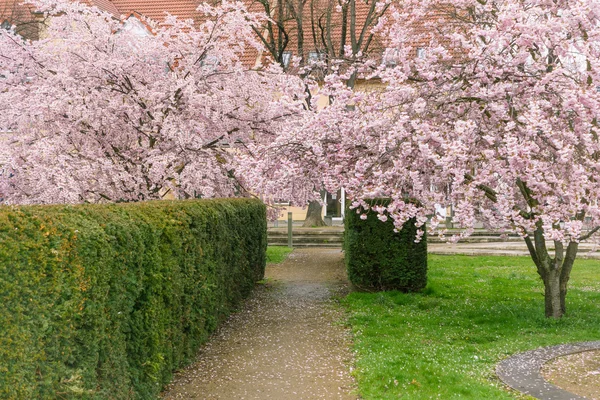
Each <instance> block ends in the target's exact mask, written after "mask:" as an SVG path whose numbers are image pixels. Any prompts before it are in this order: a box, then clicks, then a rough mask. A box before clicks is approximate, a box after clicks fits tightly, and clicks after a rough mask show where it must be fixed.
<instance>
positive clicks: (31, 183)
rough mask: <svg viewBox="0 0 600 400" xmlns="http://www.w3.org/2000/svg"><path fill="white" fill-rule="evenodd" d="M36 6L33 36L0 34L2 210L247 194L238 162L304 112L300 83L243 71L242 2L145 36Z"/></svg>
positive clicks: (247, 18) (95, 13)
mask: <svg viewBox="0 0 600 400" xmlns="http://www.w3.org/2000/svg"><path fill="white" fill-rule="evenodd" d="M34 5H35V6H36V7H37V9H38V10H40V12H42V13H44V14H45V16H46V17H49V18H47V20H48V21H49V24H48V25H47V26H46V27H45V30H44V36H43V38H42V39H41V40H37V41H27V40H24V39H22V38H21V37H20V36H18V35H16V34H14V32H10V31H8V30H0V131H5V132H6V131H8V132H11V133H10V137H9V139H8V140H7V141H6V142H4V143H8V144H9V145H8V146H3V149H2V150H1V152H2V153H3V154H2V155H1V156H2V158H0V159H3V160H7V162H6V165H5V166H4V173H3V174H2V175H1V176H0V199H4V200H3V201H4V202H5V203H21V204H23V203H25V204H27V203H65V202H66V203H76V202H98V201H137V200H146V199H158V198H161V197H163V196H164V195H165V194H166V193H168V192H171V193H173V194H174V195H175V197H177V198H188V197H215V196H221V197H226V196H234V195H240V196H241V195H248V193H249V188H248V187H246V180H245V179H244V177H243V176H241V175H240V174H238V172H237V169H238V166H237V163H238V156H239V155H240V154H242V153H244V152H246V151H248V150H247V145H248V143H250V142H263V141H266V142H268V141H270V140H272V138H273V137H274V136H275V135H276V133H277V132H278V130H279V129H280V128H279V126H280V125H281V124H282V123H283V120H284V118H293V117H294V116H296V115H300V114H301V113H302V112H303V109H304V108H303V104H304V96H305V94H304V86H303V85H302V83H301V81H300V80H299V79H295V78H290V77H288V76H285V75H284V74H283V72H282V71H281V68H279V67H278V66H277V65H273V66H270V67H268V66H267V67H263V68H260V69H257V70H250V69H249V68H248V67H247V66H245V65H244V64H243V63H242V57H243V55H244V54H245V52H248V51H249V50H250V49H252V48H259V47H261V44H260V43H259V42H258V41H257V39H256V38H255V36H254V33H253V31H252V27H253V26H255V25H257V24H259V23H260V17H259V16H257V15H256V14H251V13H249V12H248V11H247V10H246V9H245V7H244V5H243V4H242V3H239V2H227V1H225V2H223V3H222V4H221V5H220V6H218V7H211V6H208V5H201V6H200V8H199V10H200V11H202V12H203V13H204V14H205V16H206V18H205V21H204V23H202V24H200V25H198V24H195V23H194V21H191V20H190V21H183V20H178V19H177V18H175V17H173V16H168V17H167V18H166V19H165V21H164V22H163V23H161V24H156V23H154V22H152V21H143V24H145V26H146V28H147V29H146V31H144V30H143V29H142V30H140V29H128V26H127V24H124V23H123V22H122V21H119V20H117V19H115V18H114V17H113V16H112V15H110V14H107V13H103V12H101V11H100V10H98V9H97V8H90V7H88V6H85V5H82V4H79V3H74V2H69V1H64V0H59V1H53V0H40V1H35V2H34Z"/></svg>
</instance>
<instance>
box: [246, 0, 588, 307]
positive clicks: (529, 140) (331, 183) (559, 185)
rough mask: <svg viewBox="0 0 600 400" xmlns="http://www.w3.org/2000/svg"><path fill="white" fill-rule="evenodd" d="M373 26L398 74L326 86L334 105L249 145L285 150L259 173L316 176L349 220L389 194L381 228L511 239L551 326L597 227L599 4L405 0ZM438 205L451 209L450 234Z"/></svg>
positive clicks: (384, 71) (338, 78)
mask: <svg viewBox="0 0 600 400" xmlns="http://www.w3.org/2000/svg"><path fill="white" fill-rule="evenodd" d="M380 28H381V29H382V30H383V31H384V32H387V34H388V35H389V38H390V44H389V46H390V48H389V50H388V53H387V57H394V58H395V62H396V66H395V67H393V68H390V67H389V66H388V67H385V66H381V67H379V68H376V69H375V70H373V67H372V66H369V65H366V66H365V67H364V68H363V69H362V71H361V73H362V74H363V77H365V78H367V79H371V80H373V81H379V80H380V81H381V82H382V84H383V86H382V88H381V89H380V90H372V91H362V92H361V91H353V90H350V89H349V88H348V87H347V86H346V85H345V84H344V82H345V80H346V79H347V78H348V74H350V73H351V72H350V71H344V73H340V74H338V75H333V76H330V77H328V79H327V83H326V85H325V86H324V87H323V88H322V90H321V92H320V93H321V94H322V95H326V96H331V98H332V99H335V101H334V102H333V104H331V105H330V106H329V107H327V108H325V109H323V110H321V111H320V112H319V113H318V115H316V116H315V117H314V118H310V119H306V120H305V121H304V123H303V124H300V125H299V126H298V127H297V128H296V129H289V130H287V131H286V133H285V134H284V135H281V136H279V137H278V138H277V140H276V141H275V142H273V143H272V144H270V146H269V147H267V148H263V149H261V151H262V152H264V154H269V153H270V152H273V151H275V150H276V151H277V152H278V153H279V154H285V157H284V158H283V159H281V158H280V159H279V161H278V165H277V168H274V166H273V165H270V164H268V163H267V162H264V165H263V171H265V175H266V176H270V177H271V178H273V179H280V180H286V179H287V180H288V181H291V180H293V185H282V186H286V187H288V188H301V187H302V186H303V185H302V184H301V181H302V180H306V181H307V182H310V181H313V180H315V179H316V176H317V174H318V173H319V172H317V171H322V170H325V171H327V175H326V178H325V184H326V186H327V187H328V188H330V190H334V189H335V188H337V187H339V186H343V187H344V188H345V189H346V192H347V194H348V196H349V197H350V198H351V199H352V200H353V206H354V207H356V210H357V212H361V209H365V208H368V207H369V206H368V205H367V203H366V202H365V201H364V200H365V199H368V198H390V199H392V201H391V203H389V205H387V206H383V205H382V206H377V205H375V206H373V208H374V209H375V210H376V211H378V212H379V213H380V215H379V218H380V219H382V220H386V219H388V218H390V217H391V218H393V220H394V222H395V224H396V226H397V227H398V228H400V227H401V226H402V224H404V223H405V222H406V221H407V220H409V219H410V218H416V221H417V225H418V226H419V227H424V225H425V223H426V222H427V221H428V219H429V220H430V224H429V225H428V227H429V229H430V230H431V234H433V233H437V234H439V235H440V236H442V237H445V238H446V239H448V240H452V241H456V240H459V239H461V238H464V237H466V236H468V235H470V234H471V233H472V232H473V229H474V227H475V223H476V221H481V222H483V223H484V224H485V226H486V227H487V228H489V229H495V230H498V231H501V232H516V233H518V234H519V235H521V237H522V238H523V239H524V240H525V242H526V244H527V247H528V249H529V252H530V254H531V258H532V260H533V262H534V263H535V266H536V267H537V272H538V273H539V275H540V277H541V278H542V280H543V282H544V287H545V314H546V316H548V317H554V318H560V317H561V316H562V315H563V314H564V313H565V309H566V308H565V296H566V294H567V283H568V281H569V276H570V273H571V270H572V267H573V264H574V261H575V259H576V255H577V252H578V247H579V243H580V242H581V241H584V240H593V239H594V238H596V240H597V236H596V235H595V234H596V233H597V232H598V230H599V229H600V207H599V204H598V200H599V199H600V181H599V177H600V138H599V136H598V135H599V130H600V128H599V127H598V116H599V115H600V93H599V90H598V87H599V86H600V2H599V1H597V0H451V1H446V2H443V3H440V2H437V1H429V0H418V1H416V0H415V1H413V0H407V1H406V2H404V4H403V7H402V9H397V10H395V11H394V14H393V18H392V19H391V20H390V21H388V23H387V25H386V24H383V23H382V24H380ZM417 48H418V50H417ZM284 149H285V150H284ZM257 151H258V150H257ZM262 159H263V160H269V157H267V156H263V157H262ZM262 179H265V178H264V177H262ZM290 195H291V194H290ZM298 195H301V193H298ZM436 204H452V205H453V206H454V209H455V215H454V217H453V218H454V222H456V223H458V224H459V225H460V226H461V227H462V228H463V230H462V231H461V233H460V234H454V235H450V234H449V232H446V231H445V230H444V227H443V226H442V225H441V224H440V223H441V222H442V219H441V218H440V217H439V216H436V215H435V205H436ZM417 240H419V238H417Z"/></svg>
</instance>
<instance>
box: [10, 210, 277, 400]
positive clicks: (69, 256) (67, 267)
mask: <svg viewBox="0 0 600 400" xmlns="http://www.w3.org/2000/svg"><path fill="white" fill-rule="evenodd" d="M0 243H1V245H0V300H1V301H2V307H0V398H1V399H94V400H95V399H98V400H104V399H152V398H156V397H157V394H158V393H159V392H160V390H161V388H162V387H163V386H164V385H165V384H166V383H167V382H169V380H170V379H171V377H172V373H173V371H174V370H176V369H178V368H180V367H181V366H183V365H184V364H186V363H188V362H189V361H191V360H192V359H193V357H194V356H195V354H196V351H197V349H198V347H199V346H200V345H201V344H202V343H203V342H204V341H205V340H206V339H207V338H208V336H209V334H210V333H211V332H212V331H214V329H215V328H216V327H217V325H218V323H219V322H220V321H222V320H223V319H224V318H225V317H226V316H227V314H228V313H229V312H230V311H231V310H232V309H233V308H234V307H236V305H237V304H238V303H239V301H240V300H241V299H242V298H243V297H244V296H246V295H247V294H248V293H249V292H250V290H251V289H252V288H253V287H254V284H255V282H256V281H257V280H260V279H261V278H262V277H263V275H264V270H265V264H266V246H267V240H266V208H265V205H264V204H263V203H262V202H260V201H257V200H249V199H223V200H190V201H156V202H147V203H129V204H112V205H78V206H69V205H66V206H64V205H63V206H29V207H7V206H3V207H0Z"/></svg>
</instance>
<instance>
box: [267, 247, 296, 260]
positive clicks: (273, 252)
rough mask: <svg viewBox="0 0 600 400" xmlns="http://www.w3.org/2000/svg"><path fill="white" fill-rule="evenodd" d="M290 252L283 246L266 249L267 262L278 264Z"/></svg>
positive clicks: (290, 250) (289, 249)
mask: <svg viewBox="0 0 600 400" xmlns="http://www.w3.org/2000/svg"><path fill="white" fill-rule="evenodd" d="M291 252H292V249H291V248H289V247H285V246H269V247H267V262H268V263H272V264H279V263H280V262H282V261H283V260H285V259H286V258H287V256H288V254H290V253H291Z"/></svg>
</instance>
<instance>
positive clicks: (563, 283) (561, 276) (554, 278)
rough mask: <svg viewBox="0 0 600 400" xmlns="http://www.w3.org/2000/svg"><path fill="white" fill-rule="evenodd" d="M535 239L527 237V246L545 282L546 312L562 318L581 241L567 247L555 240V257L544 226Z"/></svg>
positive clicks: (535, 233)
mask: <svg viewBox="0 0 600 400" xmlns="http://www.w3.org/2000/svg"><path fill="white" fill-rule="evenodd" d="M533 239H534V241H532V240H531V238H530V237H526V238H525V242H526V243H527V248H528V249H529V253H530V255H531V258H532V259H533V261H534V263H535V265H536V267H537V271H538V274H539V275H540V277H541V278H542V281H543V282H544V305H545V314H546V317H548V318H556V319H558V318H561V317H562V316H563V315H564V314H565V312H566V310H567V309H566V302H565V299H566V297H567V284H568V282H569V278H570V276H571V270H572V269H573V264H574V262H575V257H576V256H577V249H578V247H579V243H577V242H570V243H569V245H568V246H567V248H566V251H565V248H564V245H563V244H562V243H561V242H556V241H555V242H554V252H555V257H554V258H552V257H551V256H550V254H549V253H548V249H547V247H546V241H545V238H544V231H543V228H542V227H541V224H540V226H538V229H536V230H535V232H534V233H533Z"/></svg>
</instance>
